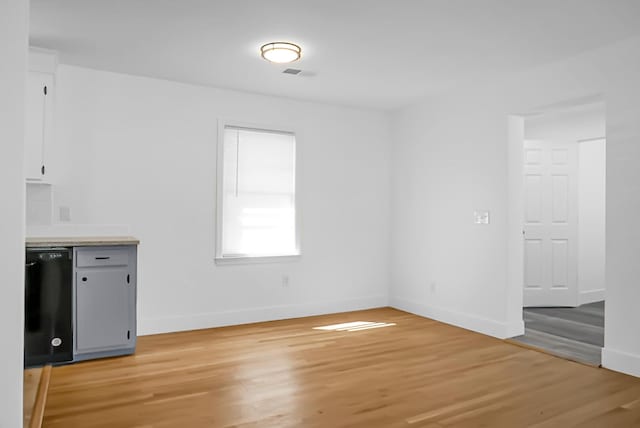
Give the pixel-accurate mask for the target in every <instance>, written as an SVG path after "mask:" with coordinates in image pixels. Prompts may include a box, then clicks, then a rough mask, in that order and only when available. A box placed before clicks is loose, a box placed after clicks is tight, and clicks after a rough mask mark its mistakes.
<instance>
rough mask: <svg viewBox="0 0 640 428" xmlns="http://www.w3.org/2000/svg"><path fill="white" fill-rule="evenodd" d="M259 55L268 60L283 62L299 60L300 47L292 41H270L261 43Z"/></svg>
mask: <svg viewBox="0 0 640 428" xmlns="http://www.w3.org/2000/svg"><path fill="white" fill-rule="evenodd" d="M260 55H261V56H262V58H264V59H266V60H267V61H269V62H275V63H278V64H284V63H287V62H293V61H297V60H299V59H300V56H301V55H302V49H301V48H300V46H298V45H294V44H293V43H288V42H271V43H267V44H266V45H262V47H261V48H260Z"/></svg>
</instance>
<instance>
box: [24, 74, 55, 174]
mask: <svg viewBox="0 0 640 428" xmlns="http://www.w3.org/2000/svg"><path fill="white" fill-rule="evenodd" d="M53 89H54V88H53V75H52V74H46V73H38V72H32V71H30V72H29V73H28V76H27V115H26V132H25V147H24V148H25V153H24V157H25V174H26V177H27V180H39V181H45V178H46V176H47V164H46V160H47V150H48V143H49V141H50V140H51V137H52V132H51V130H52V119H53V103H52V102H51V100H52V94H53Z"/></svg>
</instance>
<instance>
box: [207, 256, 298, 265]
mask: <svg viewBox="0 0 640 428" xmlns="http://www.w3.org/2000/svg"><path fill="white" fill-rule="evenodd" d="M300 257H301V255H300V254H288V255H282V256H238V257H216V259H215V261H216V264H217V265H252V264H263V263H290V262H295V261H298V260H300Z"/></svg>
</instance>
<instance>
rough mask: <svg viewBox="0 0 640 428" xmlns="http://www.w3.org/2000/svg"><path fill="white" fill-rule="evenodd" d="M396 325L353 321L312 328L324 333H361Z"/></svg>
mask: <svg viewBox="0 0 640 428" xmlns="http://www.w3.org/2000/svg"><path fill="white" fill-rule="evenodd" d="M394 325H396V323H394V322H391V323H386V322H372V321H354V322H345V323H342V324H332V325H325V326H322V327H313V329H314V330H324V331H361V330H369V329H372V328H381V327H391V326H394Z"/></svg>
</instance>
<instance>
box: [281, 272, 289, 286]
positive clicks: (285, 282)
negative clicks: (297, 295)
mask: <svg viewBox="0 0 640 428" xmlns="http://www.w3.org/2000/svg"><path fill="white" fill-rule="evenodd" d="M282 286H283V287H285V288H288V287H289V275H282Z"/></svg>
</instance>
